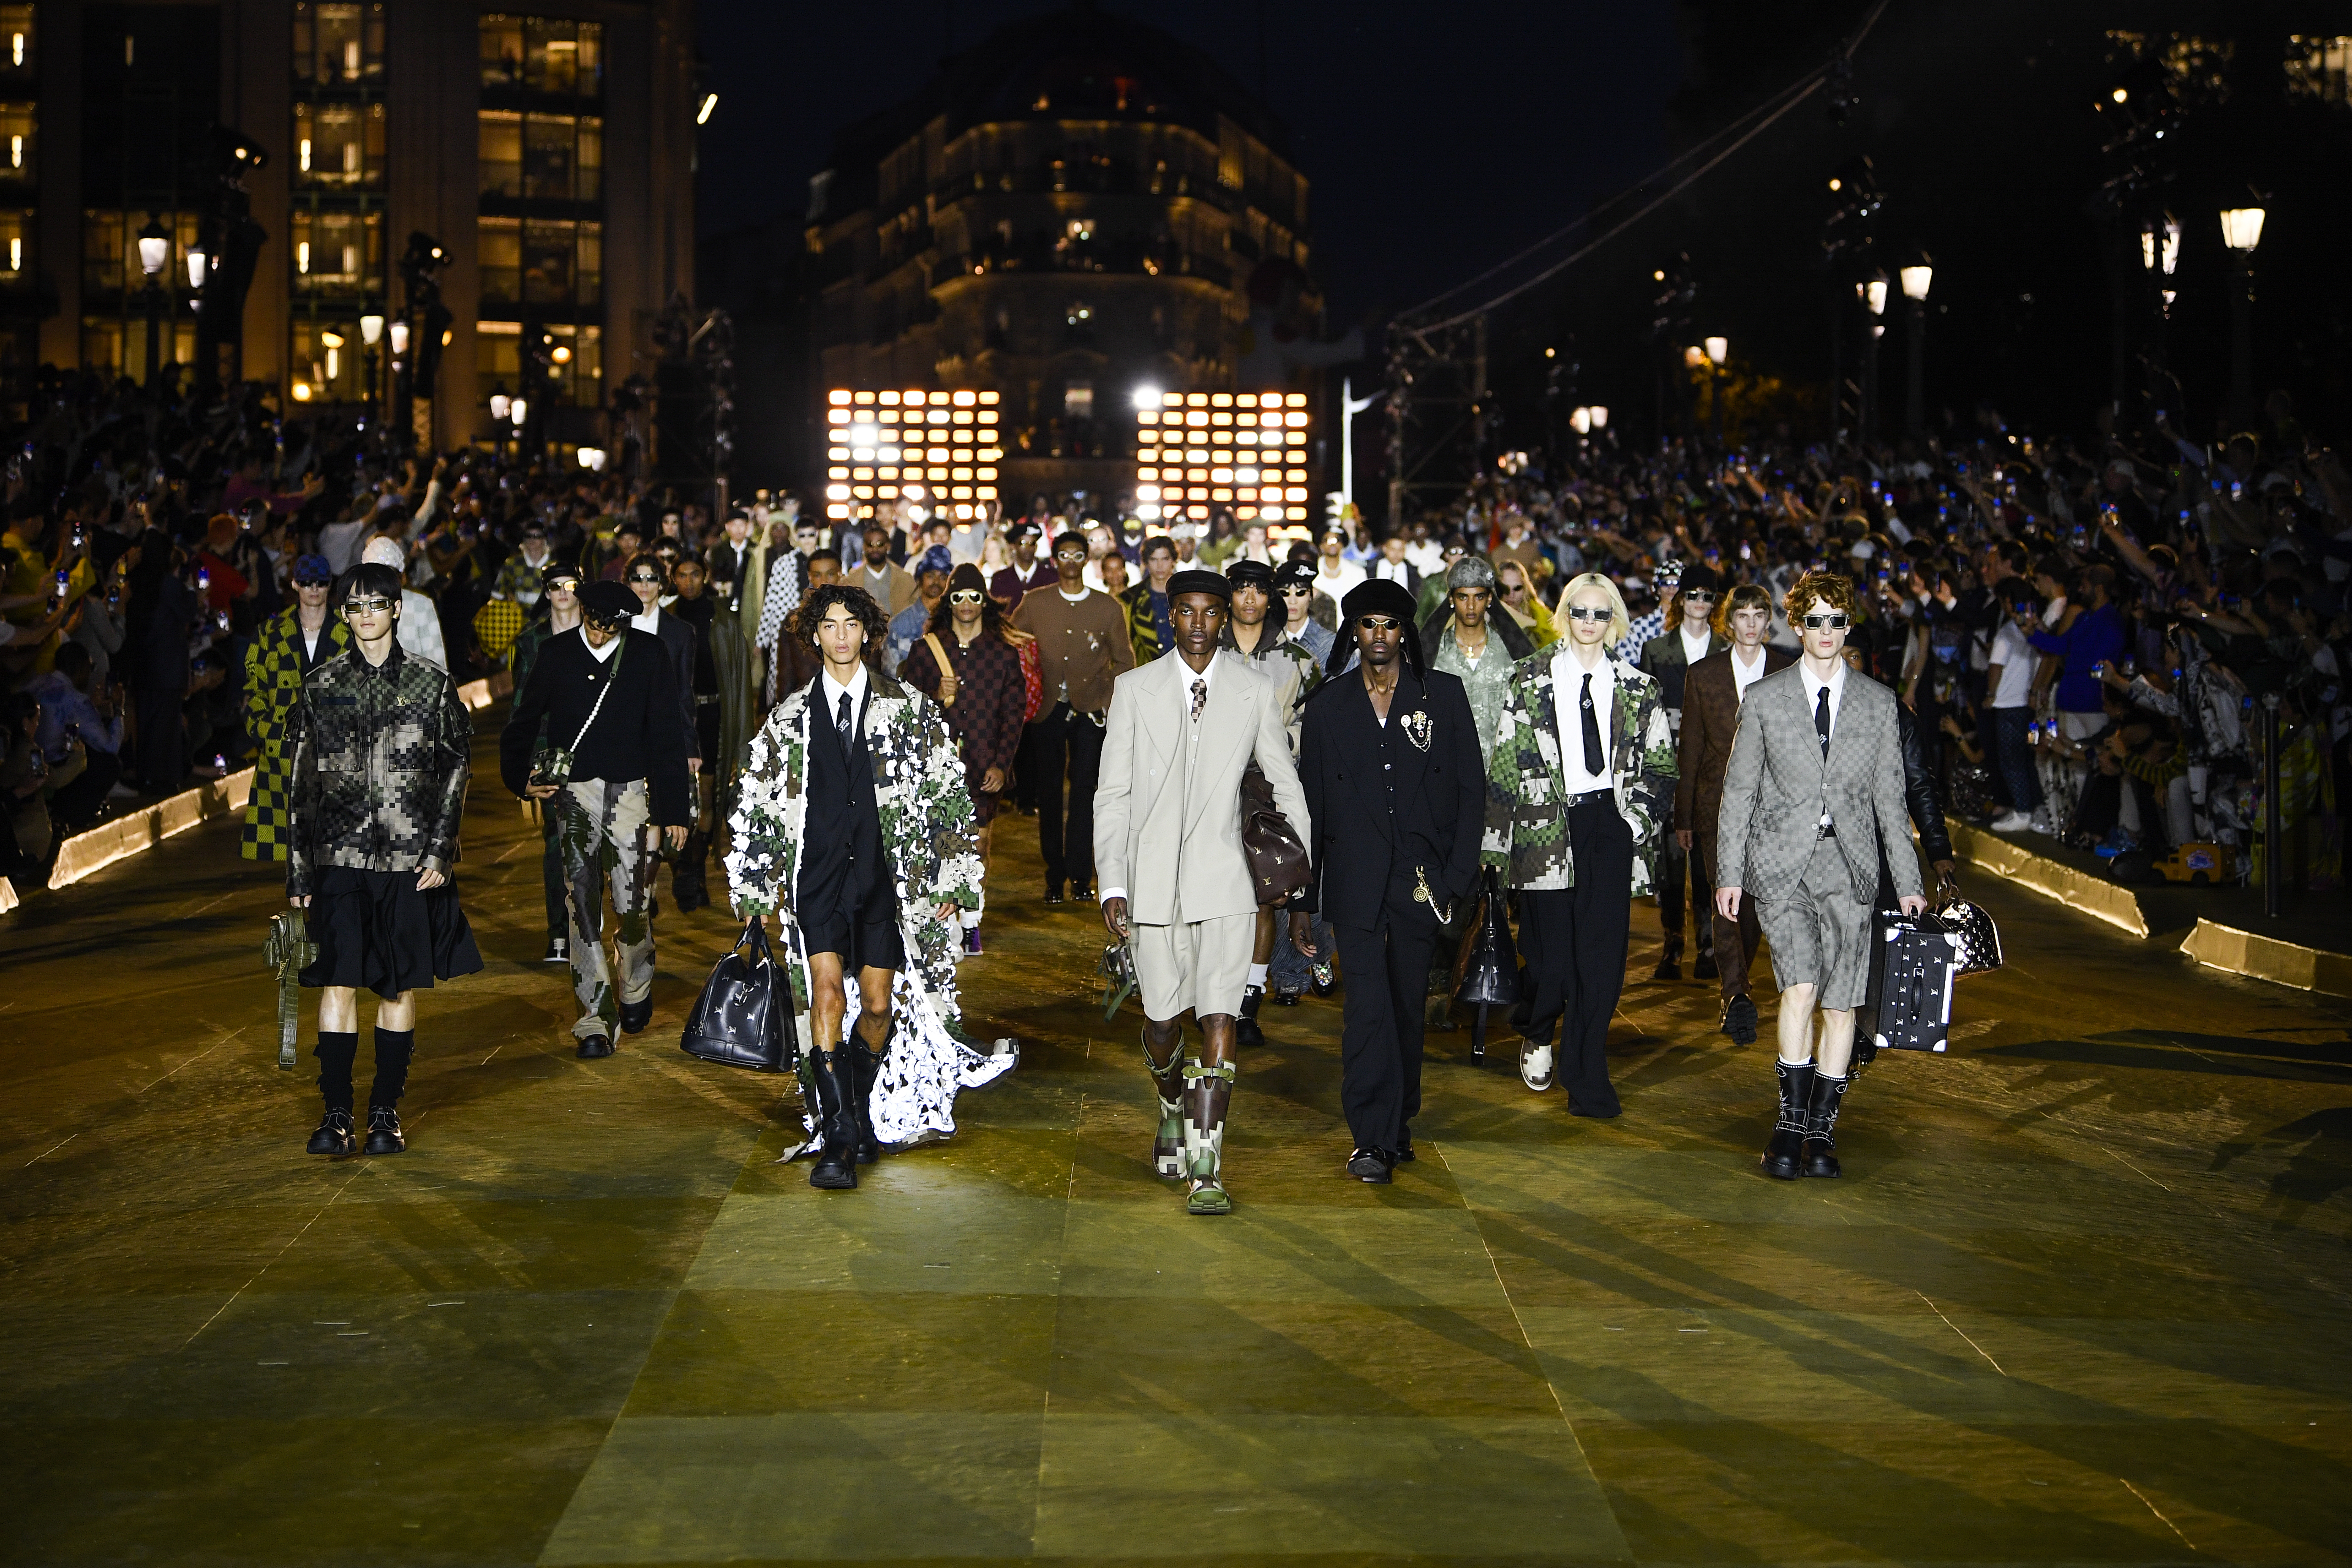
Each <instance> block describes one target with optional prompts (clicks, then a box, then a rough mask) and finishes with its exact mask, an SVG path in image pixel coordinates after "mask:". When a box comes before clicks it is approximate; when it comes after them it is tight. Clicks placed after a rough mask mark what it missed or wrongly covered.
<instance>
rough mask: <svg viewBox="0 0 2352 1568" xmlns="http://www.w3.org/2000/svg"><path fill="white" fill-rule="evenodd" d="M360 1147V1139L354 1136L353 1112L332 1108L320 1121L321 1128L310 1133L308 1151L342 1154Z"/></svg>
mask: <svg viewBox="0 0 2352 1568" xmlns="http://www.w3.org/2000/svg"><path fill="white" fill-rule="evenodd" d="M358 1148H359V1140H357V1139H356V1138H354V1137H352V1113H351V1112H350V1111H348V1110H330V1111H328V1112H327V1114H326V1117H325V1119H324V1120H322V1121H320V1123H319V1130H318V1131H316V1132H313V1133H311V1134H310V1148H309V1149H308V1150H307V1151H306V1152H309V1153H312V1154H336V1155H341V1154H349V1153H352V1152H354V1151H356V1150H357V1149H358Z"/></svg>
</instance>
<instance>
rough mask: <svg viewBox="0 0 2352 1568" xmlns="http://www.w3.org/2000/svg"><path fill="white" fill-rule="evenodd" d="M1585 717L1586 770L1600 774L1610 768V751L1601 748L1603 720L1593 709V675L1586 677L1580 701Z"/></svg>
mask: <svg viewBox="0 0 2352 1568" xmlns="http://www.w3.org/2000/svg"><path fill="white" fill-rule="evenodd" d="M1580 707H1581V708H1582V709H1583V717H1584V771H1585V772H1586V773H1593V774H1596V775H1597V774H1600V773H1606V772H1607V771H1608V769H1609V753H1608V752H1605V751H1602V750H1601V721H1600V719H1599V718H1598V717H1597V716H1595V715H1594V713H1593V711H1592V677H1591V676H1589V675H1588V676H1586V677H1585V678H1584V696H1583V698H1582V700H1581V701H1580Z"/></svg>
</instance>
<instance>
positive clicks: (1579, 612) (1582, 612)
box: [1564, 605, 1611, 621]
mask: <svg viewBox="0 0 2352 1568" xmlns="http://www.w3.org/2000/svg"><path fill="white" fill-rule="evenodd" d="M1564 613H1565V614H1566V615H1567V616H1568V618H1569V619H1570V620H1571V621H1605V620H1607V619H1608V618H1609V616H1610V614H1611V612H1610V611H1609V610H1607V609H1605V608H1601V609H1596V608H1594V607H1593V606H1591V605H1577V606H1576V607H1575V608H1573V609H1571V610H1568V611H1566V612H1564Z"/></svg>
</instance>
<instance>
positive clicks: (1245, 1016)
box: [1234, 985, 1265, 1046]
mask: <svg viewBox="0 0 2352 1568" xmlns="http://www.w3.org/2000/svg"><path fill="white" fill-rule="evenodd" d="M1264 1002H1265V986H1263V985H1252V986H1250V987H1248V988H1247V989H1245V990H1244V991H1243V992H1242V1014H1241V1016H1240V1017H1238V1018H1235V1019H1234V1045H1236V1046H1262V1045H1264V1044H1265V1030H1264V1029H1261V1028H1259V1027H1258V1026H1257V1010H1258V1007H1259V1005H1261V1004H1263V1003H1264Z"/></svg>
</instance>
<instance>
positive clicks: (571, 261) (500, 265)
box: [476, 217, 604, 310]
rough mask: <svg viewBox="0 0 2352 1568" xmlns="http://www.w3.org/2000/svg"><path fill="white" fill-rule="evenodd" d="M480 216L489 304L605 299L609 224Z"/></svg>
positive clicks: (576, 303) (577, 303) (579, 303)
mask: <svg viewBox="0 0 2352 1568" xmlns="http://www.w3.org/2000/svg"><path fill="white" fill-rule="evenodd" d="M479 222H480V227H479V229H478V237H477V242H476V245H477V249H476V254H477V256H478V259H479V263H480V272H481V279H482V301H483V304H484V306H485V308H490V307H504V308H506V309H509V310H512V309H514V308H517V307H520V306H526V305H540V306H559V307H567V308H575V309H576V308H584V307H589V306H594V305H598V304H601V303H602V302H603V300H604V225H602V224H598V223H572V222H569V221H557V220H546V219H540V218H511V217H485V218H482V219H480V220H479Z"/></svg>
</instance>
